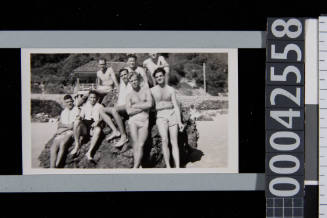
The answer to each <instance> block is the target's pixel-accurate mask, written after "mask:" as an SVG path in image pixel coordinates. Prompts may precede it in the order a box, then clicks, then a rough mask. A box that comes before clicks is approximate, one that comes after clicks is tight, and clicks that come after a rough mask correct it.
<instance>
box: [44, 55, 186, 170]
mask: <svg viewBox="0 0 327 218" xmlns="http://www.w3.org/2000/svg"><path fill="white" fill-rule="evenodd" d="M98 65H99V71H98V72H97V78H98V80H97V81H98V84H97V89H96V90H91V91H89V93H88V94H87V96H86V95H84V96H82V95H77V96H75V99H73V97H72V96H70V95H65V96H64V102H65V109H64V110H63V111H62V113H61V116H60V120H59V124H58V129H57V133H56V137H55V139H54V142H53V145H52V147H51V151H50V152H51V154H50V167H51V168H57V167H60V165H61V162H62V161H63V160H62V159H63V156H64V152H65V150H66V149H67V146H68V145H69V144H70V142H73V141H74V142H75V147H74V148H73V149H72V150H71V155H76V154H78V153H79V150H80V147H81V144H82V141H83V139H85V138H86V137H90V147H89V149H88V151H87V153H86V157H87V159H88V160H92V159H93V155H94V154H93V153H94V150H95V146H96V144H97V143H98V140H99V138H100V136H101V134H103V133H102V130H103V128H104V127H105V125H108V126H109V127H110V129H111V130H112V131H111V133H110V134H108V135H107V136H106V137H105V140H107V141H110V140H112V139H114V138H118V137H120V139H119V140H118V142H117V143H116V144H114V145H113V146H115V147H117V148H120V147H122V146H123V145H124V144H125V143H126V142H128V140H129V139H128V136H127V133H126V128H125V125H124V123H125V122H123V120H125V119H128V125H129V129H130V138H131V144H132V147H133V157H134V164H133V168H139V167H141V161H142V157H143V147H144V144H145V141H146V140H147V137H148V134H149V128H148V127H149V111H150V109H152V108H154V109H155V111H156V125H157V127H158V131H159V134H160V136H161V141H162V152H163V156H164V161H165V164H166V167H167V168H170V167H171V166H170V149H169V147H168V144H169V141H170V143H171V147H172V156H173V160H174V166H175V167H176V168H179V167H180V160H179V148H178V131H183V130H184V125H183V123H182V120H181V112H180V108H179V105H178V103H177V100H176V93H175V89H174V88H173V87H171V86H169V85H168V79H169V65H168V63H167V62H166V60H165V59H164V57H163V56H159V55H158V54H156V53H150V54H149V58H148V59H146V60H145V61H144V62H143V67H140V66H138V65H137V56H136V55H134V54H130V55H128V59H127V67H126V68H123V69H120V71H119V78H120V79H119V80H118V79H117V78H116V75H115V72H114V70H113V69H112V68H111V67H108V66H107V63H106V60H105V59H100V60H99V61H98ZM146 71H148V72H149V74H150V76H147V75H148V74H147V73H146ZM150 80H151V82H150ZM114 89H117V91H118V100H117V102H116V104H115V105H114V106H113V107H109V106H108V107H105V106H104V105H102V104H100V103H99V96H103V95H106V94H108V93H109V92H112V91H113V90H114ZM113 120H114V121H115V122H113ZM115 124H116V125H117V127H116V125H115Z"/></svg>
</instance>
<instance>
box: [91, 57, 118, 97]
mask: <svg viewBox="0 0 327 218" xmlns="http://www.w3.org/2000/svg"><path fill="white" fill-rule="evenodd" d="M98 66H99V71H98V72H97V85H98V86H97V89H96V91H97V92H98V93H99V94H107V93H108V92H110V91H112V90H113V89H114V87H116V88H118V81H117V78H116V75H115V73H114V71H113V69H112V68H111V67H109V68H108V67H107V61H106V59H100V60H99V62H98Z"/></svg>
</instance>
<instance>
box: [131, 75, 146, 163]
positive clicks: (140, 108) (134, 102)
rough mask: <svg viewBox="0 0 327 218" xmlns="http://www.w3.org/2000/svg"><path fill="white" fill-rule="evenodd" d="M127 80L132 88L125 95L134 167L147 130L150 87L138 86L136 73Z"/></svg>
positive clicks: (137, 161)
mask: <svg viewBox="0 0 327 218" xmlns="http://www.w3.org/2000/svg"><path fill="white" fill-rule="evenodd" d="M129 82H130V84H131V86H132V88H133V90H132V91H131V92H130V93H129V94H128V95H127V98H126V111H127V113H128V115H129V120H128V124H129V128H130V132H131V138H132V145H133V154H134V168H138V167H140V165H141V161H142V157H143V146H144V143H145V141H146V139H147V137H148V132H149V130H148V127H149V109H150V108H151V107H152V96H151V93H150V89H148V88H145V87H143V88H142V87H141V86H140V79H139V75H138V74H137V73H135V72H132V73H131V75H130V77H129Z"/></svg>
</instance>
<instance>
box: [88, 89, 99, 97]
mask: <svg viewBox="0 0 327 218" xmlns="http://www.w3.org/2000/svg"><path fill="white" fill-rule="evenodd" d="M91 94H94V95H95V97H96V98H98V93H97V92H96V91H94V90H91V91H89V96H90V95H91Z"/></svg>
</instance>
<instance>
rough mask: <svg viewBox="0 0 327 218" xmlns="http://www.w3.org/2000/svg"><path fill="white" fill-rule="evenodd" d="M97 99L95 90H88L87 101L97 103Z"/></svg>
mask: <svg viewBox="0 0 327 218" xmlns="http://www.w3.org/2000/svg"><path fill="white" fill-rule="evenodd" d="M97 100H98V95H97V93H96V92H95V91H93V90H91V91H90V92H89V101H90V103H91V105H95V103H97Z"/></svg>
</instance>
